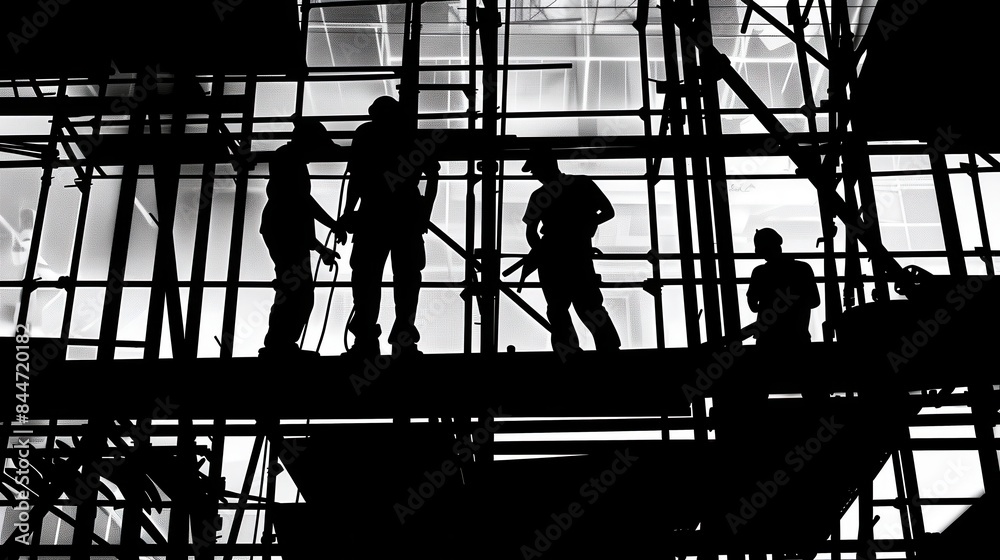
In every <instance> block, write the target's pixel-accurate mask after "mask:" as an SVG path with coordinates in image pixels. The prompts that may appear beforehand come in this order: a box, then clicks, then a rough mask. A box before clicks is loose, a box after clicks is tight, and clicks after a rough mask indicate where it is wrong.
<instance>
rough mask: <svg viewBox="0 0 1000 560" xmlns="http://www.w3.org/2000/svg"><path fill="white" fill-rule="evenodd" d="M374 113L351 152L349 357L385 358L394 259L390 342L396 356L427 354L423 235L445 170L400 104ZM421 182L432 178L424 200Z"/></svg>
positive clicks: (384, 103) (376, 106)
mask: <svg viewBox="0 0 1000 560" xmlns="http://www.w3.org/2000/svg"><path fill="white" fill-rule="evenodd" d="M368 112H369V114H370V115H371V117H372V120H371V121H370V122H367V123H364V124H362V125H361V126H359V127H358V129H357V131H356V134H355V136H354V140H353V143H352V145H351V157H350V160H349V162H348V167H347V169H348V172H349V173H350V182H349V184H348V189H347V206H346V211H345V212H344V216H343V218H342V221H343V222H344V223H345V225H346V227H347V228H348V230H349V231H351V232H353V234H354V236H353V240H352V241H353V243H354V249H353V252H352V253H351V269H352V279H351V289H352V291H353V294H354V313H353V317H352V319H351V321H350V323H349V325H348V329H349V330H350V332H351V333H353V334H354V337H355V338H354V345H353V346H352V347H351V348H350V349H349V350H348V354H349V355H363V356H373V355H378V354H379V341H378V338H379V336H380V335H381V334H382V329H381V327H380V326H379V324H378V312H379V304H380V301H381V296H382V293H381V287H380V285H379V283H380V282H381V280H382V273H383V270H384V269H385V261H386V259H387V258H388V257H389V255H390V254H391V255H392V274H393V282H394V284H393V299H394V301H395V304H396V318H395V322H394V323H393V325H392V328H391V329H390V330H389V342H390V344H392V346H393V353H394V354H395V353H396V352H399V351H404V352H407V353H410V354H419V353H420V351H419V349H418V348H417V342H419V341H420V332H419V331H418V329H417V326H416V325H415V321H416V312H417V300H418V298H419V295H420V281H421V278H422V275H421V271H422V270H423V269H424V265H425V264H426V255H425V252H424V239H423V234H424V233H426V232H427V224H428V221H429V220H430V213H431V209H432V208H433V205H434V199H435V197H436V196H437V183H438V170H439V169H440V164H439V163H437V162H436V161H434V160H433V159H431V157H430V154H428V153H427V152H428V151H429V150H428V149H426V146H424V145H423V144H421V143H418V142H416V140H417V138H416V134H415V132H416V131H415V130H414V129H412V128H410V127H408V126H407V125H405V124H404V115H403V112H402V109H401V106H400V104H399V102H398V101H396V100H395V99H393V98H392V97H388V96H383V97H379V98H378V99H376V100H375V101H374V102H373V103H372V104H371V106H370V107H369V109H368ZM421 176H425V177H426V178H427V183H426V187H425V193H424V194H423V195H421V194H420V190H419V188H418V187H419V183H420V180H421ZM359 202H360V207H359V208H357V209H356V207H357V206H358V203H359Z"/></svg>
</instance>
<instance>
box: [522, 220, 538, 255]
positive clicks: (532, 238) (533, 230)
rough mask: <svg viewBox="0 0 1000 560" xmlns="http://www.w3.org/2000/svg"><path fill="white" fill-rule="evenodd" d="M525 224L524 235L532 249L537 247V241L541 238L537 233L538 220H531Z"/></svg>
mask: <svg viewBox="0 0 1000 560" xmlns="http://www.w3.org/2000/svg"><path fill="white" fill-rule="evenodd" d="M527 226H528V227H527V229H526V230H525V232H524V234H525V237H526V238H527V239H528V247H531V248H532V249H534V248H535V247H538V243H539V242H540V241H541V240H542V238H541V236H540V235H538V222H537V221H534V220H532V221H530V222H527Z"/></svg>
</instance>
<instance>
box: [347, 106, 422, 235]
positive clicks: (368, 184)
mask: <svg viewBox="0 0 1000 560" xmlns="http://www.w3.org/2000/svg"><path fill="white" fill-rule="evenodd" d="M413 140H414V137H413V136H412V135H408V134H407V133H406V132H405V131H404V130H403V129H401V128H396V127H394V126H392V125H389V124H384V123H383V124H379V123H374V122H367V123H364V124H362V125H361V126H359V127H358V129H357V131H356V133H355V137H354V140H353V142H352V144H351V151H352V157H351V161H350V162H349V163H348V171H349V172H350V174H351V178H352V181H357V182H358V183H359V185H360V187H361V189H360V193H361V202H360V206H359V209H358V216H359V218H361V223H362V225H361V227H359V229H358V232H359V233H360V232H364V233H386V232H387V231H391V230H393V229H397V228H399V227H400V226H403V225H404V224H405V225H414V224H415V223H416V222H417V218H418V217H419V213H418V212H414V208H415V206H414V205H415V204H416V203H417V202H418V201H419V199H420V190H419V184H420V178H421V173H420V172H421V170H420V169H419V166H414V165H413V163H411V162H423V161H424V160H425V158H426V156H425V155H424V154H423V153H421V152H419V150H418V149H417V147H416V146H415V145H414V143H413ZM418 154H419V155H418ZM420 225H421V226H422V225H423V224H420Z"/></svg>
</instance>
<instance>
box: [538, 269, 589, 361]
mask: <svg viewBox="0 0 1000 560" xmlns="http://www.w3.org/2000/svg"><path fill="white" fill-rule="evenodd" d="M564 264H565V263H564V262H562V260H561V259H551V260H549V261H547V262H544V263H542V265H541V266H539V267H538V280H539V281H540V282H541V284H542V293H543V294H544V295H545V305H546V307H545V315H546V317H547V318H548V320H549V324H550V325H551V326H552V335H551V342H552V349H553V350H555V351H556V353H558V354H559V356H560V357H565V356H566V355H567V354H572V353H574V352H576V351H577V350H579V348H580V340H579V338H578V337H577V334H576V329H575V328H574V327H573V320H572V318H571V317H570V314H569V306H570V301H571V300H570V297H569V293H570V291H569V287H570V285H572V283H573V280H572V278H570V277H568V276H567V275H566V270H565V268H564V266H563V265H564Z"/></svg>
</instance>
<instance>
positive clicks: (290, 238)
mask: <svg viewBox="0 0 1000 560" xmlns="http://www.w3.org/2000/svg"><path fill="white" fill-rule="evenodd" d="M337 148H338V146H337V145H336V144H334V142H333V141H332V140H331V139H330V136H329V134H328V133H327V130H326V128H325V127H324V126H323V124H322V123H321V122H319V121H315V120H308V119H298V120H296V121H295V126H294V129H293V131H292V139H291V141H290V142H288V143H287V144H285V145H284V146H281V147H279V148H278V149H277V150H275V152H274V158H273V159H272V160H271V162H270V175H271V177H270V180H268V182H267V204H265V205H264V211H263V214H262V215H261V220H260V233H261V235H262V236H263V237H264V243H265V244H266V245H267V251H268V253H269V254H270V255H271V260H272V261H273V262H274V274H275V280H274V289H275V294H274V304H272V305H271V313H270V316H269V318H268V325H267V335H266V336H265V337H264V347H263V348H261V349H260V351H259V355H260V356H262V357H269V356H286V355H289V354H297V353H302V352H304V351H303V350H301V349H300V348H299V346H298V339H299V337H300V336H301V335H302V329H303V328H305V325H306V323H307V322H308V320H309V315H310V313H311V312H312V307H313V291H314V286H313V279H312V278H313V277H312V264H311V259H310V251H316V252H318V253H319V255H320V258H321V259H322V260H323V262H324V263H325V264H328V265H332V264H333V261H334V259H336V258H337V257H338V256H339V255H338V254H337V253H336V252H334V251H333V250H331V249H329V248H327V247H326V246H324V245H323V243H321V242H320V241H319V240H318V239H317V238H316V230H315V225H314V222H316V221H318V222H319V223H321V224H323V225H324V226H326V227H328V228H330V229H332V230H334V231H335V232H338V234H339V235H342V233H340V232H341V229H340V227H339V226H338V224H337V222H336V221H335V220H334V219H333V218H332V217H330V215H329V214H327V213H326V212H325V211H324V210H323V208H321V207H320V205H319V203H318V202H316V200H315V199H314V198H313V197H312V194H311V185H310V180H309V168H308V165H307V164H308V163H309V162H310V161H315V160H316V159H317V158H322V157H323V156H324V155H329V154H331V153H332V152H333V151H334V150H336V149H337ZM312 354H315V353H312Z"/></svg>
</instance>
